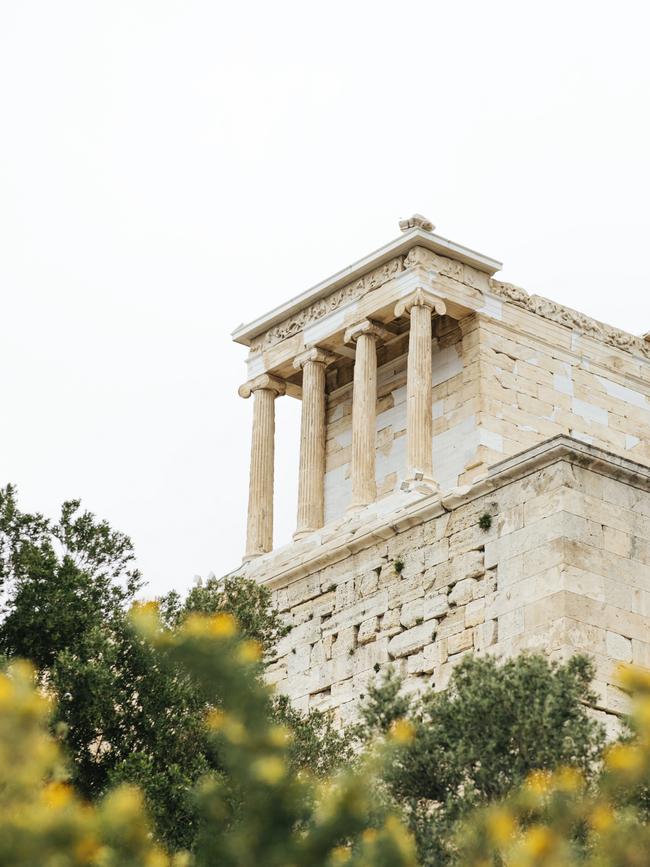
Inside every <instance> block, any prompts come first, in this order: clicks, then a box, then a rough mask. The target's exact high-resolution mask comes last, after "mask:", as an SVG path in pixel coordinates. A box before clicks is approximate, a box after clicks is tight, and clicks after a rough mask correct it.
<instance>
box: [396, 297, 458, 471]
mask: <svg viewBox="0 0 650 867" xmlns="http://www.w3.org/2000/svg"><path fill="white" fill-rule="evenodd" d="M404 313H409V314H410V317H411V328H410V331H409V348H408V362H407V374H406V375H407V379H406V478H407V479H413V480H417V481H424V482H428V483H429V484H432V485H435V482H434V480H433V459H432V445H433V420H432V410H433V368H432V350H431V347H432V342H433V331H432V327H431V318H432V316H433V314H434V313H437V314H438V315H439V316H442V315H444V314H445V313H446V307H445V304H444V302H443V301H442V299H440V298H437V297H436V296H435V295H432V294H431V293H430V292H427V291H425V290H424V289H418V290H416V291H415V292H414V293H413V294H412V295H409V296H408V297H407V298H404V299H403V300H402V301H400V302H399V303H398V304H397V306H396V307H395V316H398V317H399V316H402V315H403V314H404Z"/></svg>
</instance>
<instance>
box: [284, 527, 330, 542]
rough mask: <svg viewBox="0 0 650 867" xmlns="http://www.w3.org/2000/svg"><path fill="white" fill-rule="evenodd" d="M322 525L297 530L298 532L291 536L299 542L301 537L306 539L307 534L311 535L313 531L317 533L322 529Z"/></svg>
mask: <svg viewBox="0 0 650 867" xmlns="http://www.w3.org/2000/svg"><path fill="white" fill-rule="evenodd" d="M322 529H323V528H322V527H307V528H306V529H304V530H296V532H295V533H294V534H293V536H292V537H291V538H292V539H293V541H294V542H299V541H300V539H304V538H305V536H309V535H311V533H316V532H317V530H322Z"/></svg>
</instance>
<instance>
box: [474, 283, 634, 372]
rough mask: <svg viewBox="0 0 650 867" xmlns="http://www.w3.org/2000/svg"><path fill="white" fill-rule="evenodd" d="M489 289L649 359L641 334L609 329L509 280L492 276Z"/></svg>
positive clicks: (584, 332) (535, 311)
mask: <svg viewBox="0 0 650 867" xmlns="http://www.w3.org/2000/svg"><path fill="white" fill-rule="evenodd" d="M490 291H491V292H492V294H494V295H498V296H499V297H500V298H504V299H505V300H506V301H510V302H511V303H513V304H516V305H517V306H518V307H523V308H524V309H525V310H530V311H531V313H536V314H537V315H538V316H543V317H544V318H545V319H550V320H551V321H552V322H557V323H559V324H560V325H566V327H567V328H571V329H574V330H575V331H579V332H580V333H581V334H584V335H586V336H587V337H593V338H594V339H595V340H600V341H602V342H603V343H607V344H609V345H610V346H615V347H617V348H618V349H624V350H626V351H627V352H631V353H633V354H635V355H640V356H642V357H643V358H650V343H648V342H647V341H646V340H644V339H643V338H642V337H637V336H636V335H634V334H630V333H628V332H627V331H621V330H620V329H618V328H613V327H612V326H611V325H607V324H605V323H604V322H598V320H596V319H592V318H591V317H590V316H585V315H584V313H579V312H578V311H577V310H572V309H571V308H570V307H564V306H563V305H562V304H556V302H555V301H551V300H550V299H549V298H543V297H542V296H541V295H529V294H528V292H526V290H525V289H522V288H521V287H520V286H514V285H513V284H512V283H501V282H500V281H499V280H494V279H492V280H490Z"/></svg>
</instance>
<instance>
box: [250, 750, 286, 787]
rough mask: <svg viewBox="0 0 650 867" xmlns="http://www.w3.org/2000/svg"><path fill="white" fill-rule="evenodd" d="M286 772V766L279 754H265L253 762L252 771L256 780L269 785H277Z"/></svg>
mask: <svg viewBox="0 0 650 867" xmlns="http://www.w3.org/2000/svg"><path fill="white" fill-rule="evenodd" d="M286 772H287V766H286V765H285V763H284V761H283V760H282V759H281V758H280V757H279V756H267V757H266V758H263V759H258V760H257V761H256V762H254V764H253V773H254V774H255V776H256V777H257V779H258V780H261V781H262V782H263V783H266V784H267V785H269V786H275V785H277V784H278V783H279V782H280V780H281V779H283V777H284V776H285V774H286Z"/></svg>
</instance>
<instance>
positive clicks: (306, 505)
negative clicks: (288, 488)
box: [293, 348, 332, 539]
mask: <svg viewBox="0 0 650 867" xmlns="http://www.w3.org/2000/svg"><path fill="white" fill-rule="evenodd" d="M331 360H332V357H331V356H329V355H328V354H327V353H325V352H323V351H322V350H320V349H316V348H314V349H308V350H307V351H306V352H303V353H302V354H301V355H299V356H297V357H296V359H295V360H294V363H293V366H294V367H295V368H296V369H299V368H302V413H301V423H300V469H299V475H298V522H297V526H296V532H295V533H294V539H299V538H301V537H302V536H305V535H306V534H307V533H310V532H311V531H312V530H317V529H318V528H319V527H322V526H323V514H324V487H325V368H326V366H327V365H328V364H329V363H330V361H331Z"/></svg>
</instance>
